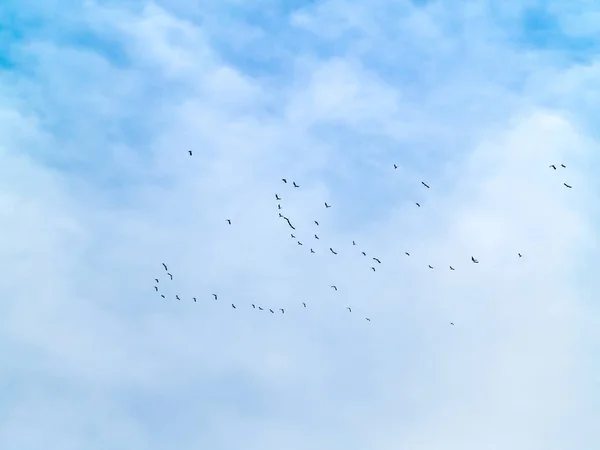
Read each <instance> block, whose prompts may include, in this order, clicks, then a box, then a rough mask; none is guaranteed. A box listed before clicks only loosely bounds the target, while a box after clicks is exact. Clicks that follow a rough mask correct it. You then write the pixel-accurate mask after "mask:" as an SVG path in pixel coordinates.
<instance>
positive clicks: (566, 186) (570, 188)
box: [563, 183, 573, 189]
mask: <svg viewBox="0 0 600 450" xmlns="http://www.w3.org/2000/svg"><path fill="white" fill-rule="evenodd" d="M563 184H564V185H565V186H566V187H568V188H569V189H571V188H572V187H573V186H569V185H568V184H567V183H563Z"/></svg>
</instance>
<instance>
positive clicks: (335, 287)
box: [329, 284, 337, 291]
mask: <svg viewBox="0 0 600 450" xmlns="http://www.w3.org/2000/svg"><path fill="white" fill-rule="evenodd" d="M329 287H330V288H332V289H335V290H336V291H337V286H334V285H333V284H332V285H331V286H329Z"/></svg>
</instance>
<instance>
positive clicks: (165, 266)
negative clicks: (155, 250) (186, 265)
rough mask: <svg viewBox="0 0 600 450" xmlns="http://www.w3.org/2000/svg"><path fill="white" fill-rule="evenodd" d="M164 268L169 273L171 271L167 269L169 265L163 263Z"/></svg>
mask: <svg viewBox="0 0 600 450" xmlns="http://www.w3.org/2000/svg"><path fill="white" fill-rule="evenodd" d="M162 265H163V267H164V268H165V270H166V271H167V272H168V271H169V269H167V265H166V264H165V263H162Z"/></svg>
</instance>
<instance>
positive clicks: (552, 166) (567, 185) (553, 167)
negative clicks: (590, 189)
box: [548, 164, 573, 189]
mask: <svg viewBox="0 0 600 450" xmlns="http://www.w3.org/2000/svg"><path fill="white" fill-rule="evenodd" d="M548 167H549V168H550V169H554V170H557V169H556V164H550V165H549V166H548ZM560 167H562V168H563V169H566V168H567V166H565V165H564V164H561V165H560ZM563 184H564V185H565V186H566V187H568V188H569V189H572V188H573V186H571V185H570V184H567V183H563Z"/></svg>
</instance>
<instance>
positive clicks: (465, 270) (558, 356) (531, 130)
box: [0, 1, 598, 450]
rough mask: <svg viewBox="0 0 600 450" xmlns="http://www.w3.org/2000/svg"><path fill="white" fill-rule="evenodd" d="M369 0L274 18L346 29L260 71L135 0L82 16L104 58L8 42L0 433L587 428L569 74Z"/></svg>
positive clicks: (290, 437) (586, 144) (97, 436)
mask: <svg viewBox="0 0 600 450" xmlns="http://www.w3.org/2000/svg"><path fill="white" fill-rule="evenodd" d="M380 3H381V4H382V5H384V6H386V8H387V10H386V11H387V15H386V14H384V13H380V12H378V11H376V10H374V9H373V8H370V9H369V8H362V7H358V6H355V7H351V6H349V5H342V4H339V3H338V2H333V1H332V2H328V3H327V2H326V3H324V4H322V5H321V6H319V7H317V8H316V9H313V10H304V11H302V12H298V13H293V14H292V15H291V17H289V18H288V19H289V20H290V21H292V23H294V24H295V25H301V26H302V27H304V28H306V29H308V30H312V32H313V33H317V32H319V33H317V35H316V36H315V35H312V37H311V39H315V41H316V42H325V41H326V40H327V36H329V37H331V36H336V37H344V38H345V39H346V41H345V42H344V46H346V47H347V49H348V52H347V53H346V54H344V53H342V52H333V53H334V54H335V56H333V57H324V56H323V55H322V54H320V53H319V51H318V49H317V48H316V47H314V53H310V52H305V53H303V54H298V55H294V56H293V57H291V56H290V58H291V59H290V60H289V61H287V64H288V65H289V67H294V69H293V70H292V72H293V75H294V77H293V78H290V79H277V81H275V80H274V79H275V78H276V77H275V76H274V77H273V79H266V78H264V79H256V78H252V77H251V76H250V75H248V74H247V73H246V72H247V71H246V70H245V68H244V67H243V66H236V65H235V64H234V63H232V62H230V61H228V59H227V57H226V56H225V55H222V54H220V53H219V51H218V49H217V46H216V44H215V43H214V42H213V41H212V40H211V39H212V38H214V33H216V31H215V30H214V29H210V30H208V29H204V28H203V27H202V26H201V25H198V24H195V23H194V22H192V20H191V19H188V18H180V17H176V16H175V15H173V14H172V13H170V12H168V11H167V10H165V9H163V8H162V7H160V6H158V5H157V4H153V5H151V6H147V7H146V8H144V9H142V10H138V11H134V10H129V11H126V10H125V9H120V7H116V6H113V7H112V9H109V8H108V7H105V6H100V5H98V4H92V3H90V4H88V6H87V8H88V9H87V10H85V11H84V12H83V13H82V20H85V23H86V26H87V27H90V28H91V29H93V30H100V29H101V28H102V27H103V26H109V25H110V28H111V30H113V31H114V33H115V38H116V39H118V40H119V42H120V43H121V44H122V45H123V46H124V47H125V49H126V52H127V54H128V57H129V58H130V61H129V63H128V64H127V65H124V66H119V67H116V66H114V65H112V64H111V61H109V59H107V58H105V59H102V57H101V56H98V55H94V54H93V52H92V51H91V50H89V49H84V48H80V49H73V48H72V47H73V46H74V45H75V44H74V43H71V44H67V43H65V42H61V41H60V39H55V38H51V37H49V36H46V37H40V38H39V39H38V40H37V41H36V42H33V43H30V44H26V45H25V46H22V47H15V49H16V50H18V51H21V52H24V54H26V55H27V57H28V58H29V59H30V60H33V61H36V62H37V65H36V66H35V67H33V66H32V67H29V69H30V72H31V73H30V74H29V76H30V77H32V78H31V79H28V80H27V82H25V81H22V82H20V83H17V84H14V89H15V90H14V91H10V90H8V91H5V92H4V93H3V97H2V117H4V118H5V120H3V121H2V123H3V124H4V125H3V126H2V130H1V131H2V133H0V148H2V151H1V152H0V158H1V165H0V202H1V205H2V207H1V211H3V213H2V215H3V220H2V222H0V223H1V225H0V232H1V233H2V236H3V239H2V240H0V251H1V252H2V254H3V255H4V256H5V259H4V261H5V264H4V266H3V279H2V280H3V281H2V289H1V291H2V298H3V302H2V304H1V306H0V317H1V318H0V320H1V321H2V323H1V324H0V325H1V327H0V329H1V330H2V336H3V340H2V342H3V344H2V350H3V354H4V356H5V360H6V361H7V363H6V364H5V370H4V371H3V374H2V376H1V378H0V379H2V381H3V385H4V386H5V392H4V397H3V398H5V399H6V400H5V402H4V404H5V410H4V416H3V417H4V420H3V421H2V423H3V425H2V426H1V427H0V447H2V448H20V449H40V448H44V449H54V448H56V449H59V448H60V449H61V450H64V449H68V448H128V449H154V448H157V449H158V448H167V447H176V448H180V449H187V448H190V449H191V448H198V446H200V447H207V448H213V449H221V448H223V449H225V448H242V447H243V448H248V449H254V448H256V449H271V448H273V449H275V448H289V449H295V448H298V449H300V448H304V449H305V448H316V449H321V448H322V449H332V448H340V449H341V448H343V449H354V448H356V449H359V448H360V449H363V448H372V449H377V450H379V449H381V450H383V449H388V448H389V449H392V448H394V449H395V448H414V449H434V450H435V449H438V448H439V449H454V448H456V449H459V448H460V449H461V450H469V449H482V448H485V449H496V448H497V449H505V448H507V447H511V448H515V449H521V448H522V449H527V450H530V449H537V448H539V449H544V450H547V449H563V448H566V447H570V448H578V449H579V448H580V449H586V448H590V449H591V448H595V445H594V444H596V443H597V439H595V438H594V428H593V424H594V423H595V422H594V420H593V419H597V416H598V409H597V407H595V400H596V399H597V397H598V392H597V384H595V383H596V380H595V375H594V373H595V372H594V369H596V370H597V367H595V365H596V364H595V363H594V362H593V361H594V360H593V359H592V355H593V349H594V348H595V347H594V346H595V345H597V342H598V333H597V331H596V330H597V329H598V328H597V319H595V317H597V315H595V316H594V313H596V312H597V311H596V308H595V307H594V303H593V302H594V300H593V295H592V292H595V288H596V286H597V283H596V282H595V279H594V275H593V269H590V267H589V266H587V265H588V264H589V262H590V261H592V260H593V259H594V256H593V255H591V256H590V253H589V251H590V248H591V249H595V248H597V242H596V237H595V234H594V229H595V225H596V217H595V215H594V214H595V210H594V209H592V210H591V211H590V205H594V204H597V195H596V194H595V189H594V182H593V180H594V175H595V173H594V172H593V171H592V169H591V168H592V167H593V163H594V161H595V158H596V157H595V154H597V145H598V144H597V142H596V137H595V136H594V134H593V133H592V132H590V131H589V129H588V128H587V127H586V124H587V123H588V122H587V117H586V115H585V114H583V115H582V112H581V111H582V109H580V108H579V107H580V106H581V104H580V103H578V102H572V101H571V100H570V98H566V97H567V96H569V97H570V96H580V98H582V97H584V95H583V94H582V92H581V89H582V86H586V82H585V80H586V79H588V78H587V76H585V75H577V73H583V72H584V70H583V69H580V68H577V67H570V68H566V69H565V68H560V67H557V66H555V65H553V64H552V62H548V61H545V60H543V59H542V58H537V56H535V55H531V54H529V55H526V56H523V54H522V53H521V50H519V49H518V48H515V47H514V46H511V44H510V42H508V41H506V40H504V39H500V38H498V39H497V40H494V41H493V42H487V41H486V40H485V38H486V37H489V35H487V34H486V32H485V31H482V30H483V29H484V27H481V29H479V28H477V27H474V28H473V29H472V30H470V31H469V33H471V34H469V36H470V37H472V36H473V35H475V36H479V37H480V38H481V39H479V40H478V41H460V38H456V37H455V35H454V34H453V32H452V30H454V31H456V30H455V29H453V28H452V29H451V28H448V26H449V25H448V24H449V23H450V22H445V21H444V17H445V16H444V13H447V12H448V11H445V10H444V8H441V7H436V6H430V7H428V8H426V9H415V8H413V7H412V6H410V5H409V4H408V3H406V4H404V5H403V6H402V7H401V8H400V9H403V10H404V11H405V12H406V15H407V17H411V18H412V19H410V20H408V19H407V20H406V21H400V22H398V23H400V25H397V26H394V25H393V24H392V22H393V20H391V19H393V13H394V12H398V8H399V7H397V6H393V5H391V4H389V3H388V2H380ZM73 14H76V13H73ZM460 14H462V12H461V13H460ZM460 14H459V13H456V14H455V15H454V16H452V17H453V19H452V20H455V21H458V23H459V24H464V25H465V26H466V25H467V23H466V22H461V21H460V20H461V16H460ZM478 14H480V15H482V17H483V16H485V20H486V21H488V22H491V21H492V19H491V18H490V17H488V16H487V14H488V12H487V11H486V10H485V9H482V10H481V11H479V12H478ZM503 14H505V16H506V17H509V18H512V17H518V12H517V11H514V10H510V11H504V12H503ZM332 17H333V18H336V21H333V20H332V21H331V22H328V20H329V19H330V18H332ZM341 18H344V20H341ZM338 19H339V20H338ZM384 21H385V25H384V24H383V23H384ZM327 24H329V25H327ZM376 24H380V31H381V32H380V33H379V32H377V30H376V28H377V25H376ZM357 29H360V33H359V37H358V38H354V37H353V35H352V33H351V31H352V30H354V31H355V32H356V30H357ZM508 29H509V31H510V27H508ZM244 30H245V31H244V32H247V29H246V28H244ZM227 32H229V33H235V30H233V29H232V30H227ZM211 33H213V34H211ZM221 33H224V31H221ZM321 33H323V34H321ZM348 33H349V34H348ZM494 33H495V32H494ZM507 33H508V32H507ZM492 34H493V33H492ZM499 35H501V34H499ZM499 35H495V36H496V37H497V36H499ZM323 36H325V37H323ZM385 36H396V39H398V40H402V41H405V42H408V43H409V42H413V43H415V46H414V47H410V46H407V47H405V48H404V49H403V50H402V52H404V53H405V54H406V55H405V56H406V58H398V59H394V58H392V59H390V58H389V57H388V56H389V54H388V55H386V51H389V48H390V47H392V46H393V43H391V42H388V43H387V44H386V45H384V40H382V39H381V38H382V37H385ZM399 36H401V38H400V37H399ZM321 39H323V41H321ZM422 40H425V41H426V43H427V45H430V44H431V43H432V42H434V43H438V44H439V45H440V47H439V49H440V51H439V52H437V53H436V51H435V50H427V49H426V46H425V45H424V44H423V41H422ZM418 42H421V44H423V45H422V46H419V45H417V44H418ZM273 45H274V46H276V47H277V48H284V47H285V46H286V45H287V44H286V43H285V42H275V41H274V42H273ZM378 46H380V47H381V48H379V49H377V47H378ZM69 48H70V49H69ZM303 48H310V46H308V47H303ZM461 48H462V49H464V52H462V51H461V50H460V49H461ZM369 49H375V50H377V51H375V50H374V51H373V53H372V54H371V53H369V52H368V50H369ZM486 49H488V53H486V51H485V50H486ZM255 51H256V52H257V53H258V52H260V51H261V49H260V48H257V49H256V50H255ZM461 52H462V54H464V56H465V57H464V60H462V61H460V62H459V63H458V65H457V63H456V61H451V59H452V58H451V57H452V56H453V55H455V54H460V53H461ZM489 52H491V53H489ZM285 53H286V52H282V54H285ZM290 54H291V51H290ZM419 55H427V58H429V59H428V63H427V64H424V63H423V64H422V63H421V62H420V60H419ZM504 57H506V58H505V59H504V60H503V63H502V64H500V63H499V62H498V61H497V60H498V59H500V58H504ZM540 63H543V64H544V65H541V66H539V65H536V64H540ZM469 64H471V65H472V67H473V71H470V69H469V67H470V66H469ZM504 66H506V67H504ZM416 69H418V70H419V71H422V74H423V79H420V78H419V76H420V75H419V72H414V73H415V75H414V76H412V78H411V77H410V76H408V75H406V73H407V71H415V70H416ZM439 69H444V71H443V72H441V73H438V72H436V73H433V72H435V71H437V70H439ZM496 69H498V70H496ZM534 69H535V70H534ZM403 71H404V73H402V72H403ZM578 71H580V72H578ZM581 71H583V72H581ZM395 72H397V73H398V76H397V77H396V76H395V74H394V73H395ZM534 72H535V73H536V74H537V75H536V77H539V78H545V79H548V80H559V79H563V80H566V79H568V80H569V83H568V84H567V86H568V87H567V88H565V89H564V90H561V89H554V88H540V87H536V86H535V85H534V83H533V81H532V80H536V79H539V78H536V77H532V76H529V75H528V74H531V73H534ZM573 74H575V75H573ZM46 75H47V76H46ZM5 79H6V80H7V82H8V81H10V80H11V79H14V78H13V77H8V76H5ZM23 79H24V78H23ZM514 79H518V80H519V86H520V87H519V88H518V89H516V88H515V87H514V85H513V84H512V82H513V81H514ZM119 80H123V84H121V85H119ZM35 86H39V87H38V88H36V87H35ZM58 94H60V95H58ZM550 103H551V104H552V105H551V106H552V108H550V107H549V104H550ZM460 106H462V107H463V108H462V109H459V108H458V107H460ZM587 112H588V111H585V113H586V114H587ZM134 124H136V125H134ZM137 124H145V128H144V127H142V125H137ZM140 130H142V131H143V132H140ZM86 131H89V133H90V134H89V135H86ZM65 148H66V149H68V151H65ZM40 149H42V150H43V151H41V150H40ZM188 149H192V150H193V151H194V156H193V157H191V158H190V157H189V156H188V155H187V150H188ZM53 155H56V156H57V157H59V158H57V159H58V163H57V162H56V161H55V160H54V159H53V158H52V156H53ZM72 161H77V162H78V163H80V164H83V166H78V165H76V164H75V165H68V163H69V162H72ZM82 161H83V162H85V164H84V163H83V162H82ZM393 162H396V163H398V164H399V165H400V167H399V169H398V170H394V169H393V167H392V163H393ZM552 163H554V164H560V163H565V164H566V165H567V168H566V169H563V168H561V167H559V168H558V170H556V171H554V170H551V169H550V168H549V167H548V165H549V164H552ZM83 169H85V170H83ZM282 177H287V178H288V181H289V183H288V184H287V185H284V184H283V183H282V182H281V180H280V179H281V178H282ZM421 180H426V181H427V183H429V184H430V185H431V189H425V188H424V187H423V186H422V185H421V184H420V181H421ZM292 181H297V182H298V183H299V184H300V185H301V187H300V188H298V189H295V188H293V187H292V186H291V185H290V184H291V182H292ZM563 182H568V183H570V184H572V185H573V189H571V190H569V189H566V188H565V187H564V186H563ZM275 193H278V194H279V195H280V196H281V197H282V200H281V204H282V208H283V209H282V211H283V212H284V213H285V214H286V215H288V217H290V219H292V222H293V223H294V224H295V226H296V228H297V229H296V230H295V231H294V230H291V229H290V228H289V227H288V225H287V224H286V223H285V222H284V221H283V220H281V219H279V218H278V217H277V214H278V210H277V207H276V205H277V202H276V201H275V199H274V195H275ZM325 201H327V202H328V203H330V204H332V205H333V207H332V208H331V209H326V208H325V207H324V205H323V202H325ZM415 201H419V202H420V203H422V207H421V208H417V207H416V205H415V204H414V202H415ZM228 218H230V219H232V225H231V226H229V225H227V223H226V221H225V220H226V219H228ZM313 220H318V221H319V223H320V225H319V226H318V227H317V226H315V225H314V224H313ZM290 233H294V234H295V235H296V239H292V238H291V237H290ZM314 233H318V235H319V237H320V240H318V241H317V240H316V239H314V237H313V235H314ZM298 239H299V240H300V241H301V242H302V243H303V244H304V245H302V246H299V245H297V244H296V240H298ZM352 240H355V241H356V243H357V244H358V245H357V246H356V247H353V246H352V244H351V243H352ZM330 246H331V247H333V248H334V249H336V250H337V251H338V253H339V254H338V255H337V256H334V255H332V254H331V253H330V252H329V251H328V248H329V247H330ZM311 247H313V248H314V249H315V250H316V253H315V254H310V253H309V251H308V249H309V248H311ZM363 249H364V250H365V252H366V253H367V255H368V256H366V257H365V256H363V255H361V254H360V250H363ZM405 251H408V252H410V256H406V255H405V254H404V252H405ZM519 252H521V253H522V255H523V257H522V258H519V257H518V255H517V253H519ZM373 256H376V257H378V258H380V259H381V261H382V264H377V263H376V262H374V261H373V260H372V259H371V258H372V257H373ZM471 256H475V257H476V258H478V259H479V260H480V263H479V264H473V263H472V262H471V261H470V257H471ZM163 261H164V262H166V263H167V264H168V266H169V269H170V270H171V271H172V273H173V275H174V280H173V282H170V281H169V280H168V278H165V277H164V273H163V272H164V271H163V269H162V267H161V262H163ZM428 264H431V265H432V266H434V269H433V270H431V269H429V268H428V267H427V265H428ZM449 265H452V266H453V267H455V268H456V270H455V271H450V270H449V268H448V266H449ZM371 266H374V267H375V268H376V272H375V273H373V272H372V270H370V267H371ZM582 274H585V275H582ZM159 276H160V277H161V281H160V283H159V286H160V289H161V292H164V293H165V295H167V296H168V297H169V298H168V299H164V300H163V299H161V298H160V297H159V296H158V295H157V294H156V293H155V292H154V289H153V287H152V286H153V284H154V283H153V279H154V278H155V277H159ZM331 284H335V285H337V286H338V288H339V291H338V292H335V291H333V290H332V289H331V288H330V287H329V286H330V285H331ZM214 292H216V293H218V296H219V300H217V301H215V300H213V298H212V293H214ZM175 294H177V295H179V296H180V297H181V298H182V301H181V302H178V301H177V300H175V299H174V295H175ZM193 296H195V297H197V299H198V303H196V304H194V303H193V302H192V301H191V298H192V297H193ZM303 301H304V302H306V304H307V308H303V306H302V302H303ZM231 303H235V304H236V306H237V309H236V310H233V309H232V308H231V306H230V304H231ZM253 303H254V304H255V305H257V306H258V305H260V306H262V307H265V309H269V308H273V309H274V310H275V312H276V314H271V313H269V312H267V311H263V312H259V311H256V310H253V309H252V308H251V306H250V305H251V304H253ZM346 306H350V307H352V313H349V312H348V311H347V310H346V309H345V307H346ZM278 308H285V314H281V313H280V312H279V311H278ZM365 317H369V318H371V319H372V321H371V322H367V321H366V320H365ZM450 322H453V323H454V324H455V325H454V326H451V325H450ZM596 422H597V420H596ZM573 436H578V437H577V438H574V437H573ZM576 439H579V441H576Z"/></svg>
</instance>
